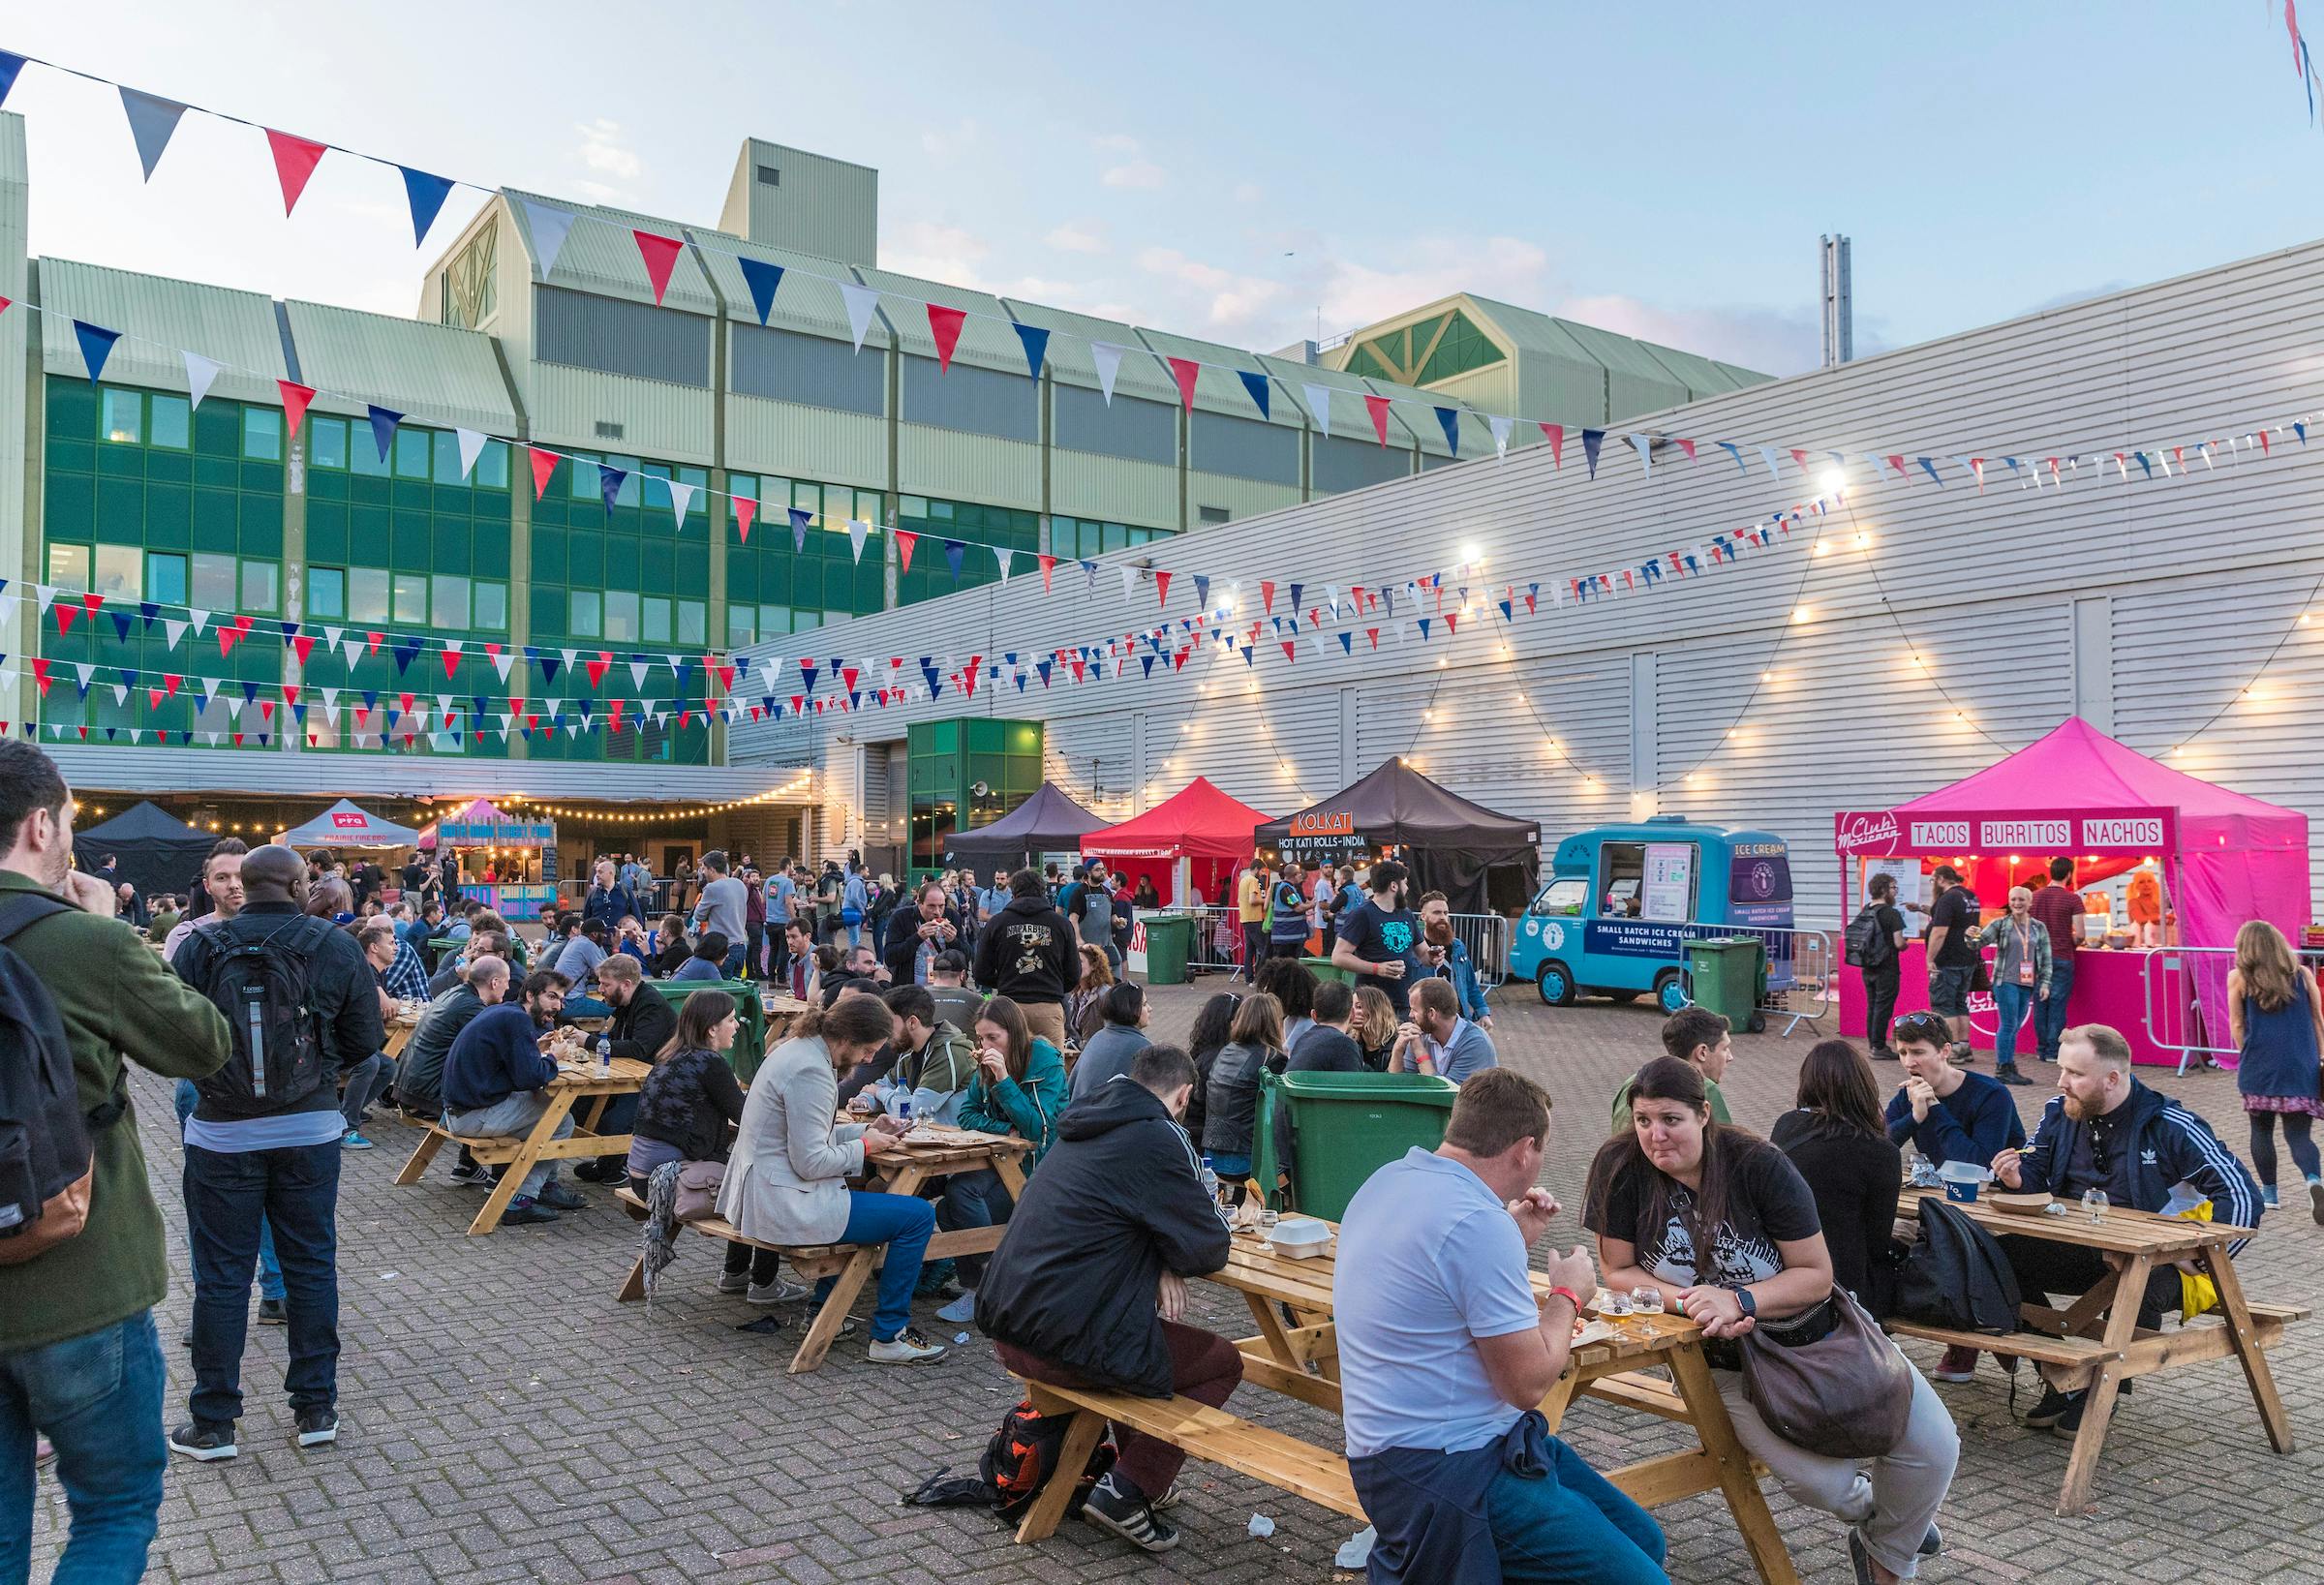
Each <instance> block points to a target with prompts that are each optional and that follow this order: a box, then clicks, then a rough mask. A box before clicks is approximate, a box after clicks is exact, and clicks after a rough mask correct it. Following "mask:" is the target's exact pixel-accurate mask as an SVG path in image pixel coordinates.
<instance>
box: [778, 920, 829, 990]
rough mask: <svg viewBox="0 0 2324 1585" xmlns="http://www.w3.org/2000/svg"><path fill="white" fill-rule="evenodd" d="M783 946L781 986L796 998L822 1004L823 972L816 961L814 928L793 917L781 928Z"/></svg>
mask: <svg viewBox="0 0 2324 1585" xmlns="http://www.w3.org/2000/svg"><path fill="white" fill-rule="evenodd" d="M782 946H783V952H784V955H785V960H784V962H783V965H782V976H781V985H782V988H783V989H784V990H785V991H789V992H790V993H791V999H792V1000H793V1001H803V1002H812V1003H820V1002H821V1001H822V1000H823V971H822V969H821V968H820V967H819V966H817V964H816V961H815V931H814V927H813V926H811V925H810V924H809V923H808V922H807V921H806V920H804V919H794V920H792V921H791V922H790V923H789V924H787V925H785V926H784V927H783V928H782Z"/></svg>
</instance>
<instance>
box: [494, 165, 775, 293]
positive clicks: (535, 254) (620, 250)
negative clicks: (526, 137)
mask: <svg viewBox="0 0 2324 1585" xmlns="http://www.w3.org/2000/svg"><path fill="white" fill-rule="evenodd" d="M503 191H504V192H505V193H506V194H507V196H508V198H509V200H510V202H509V205H508V210H509V213H510V214H511V215H512V216H513V217H514V218H515V221H516V229H517V234H518V235H519V236H521V237H522V238H523V239H524V243H525V251H526V252H527V253H528V254H529V255H530V256H531V257H532V259H533V271H534V277H535V279H536V280H537V279H540V251H539V249H538V248H536V247H535V246H534V243H533V232H532V228H531V227H529V226H528V225H526V224H525V221H526V215H525V201H526V200H530V201H532V202H535V203H539V204H542V205H544V206H546V207H548V208H551V209H568V210H570V211H572V213H573V215H574V217H575V218H574V222H573V227H572V229H571V230H569V231H567V232H566V237H565V246H564V247H562V248H560V249H559V250H558V251H557V267H556V269H555V270H554V271H552V272H551V273H550V274H549V276H548V278H547V283H546V284H547V285H549V286H553V287H571V288H572V289H574V290H577V291H594V292H596V293H598V294H599V295H601V296H606V297H627V298H628V299H629V300H630V301H632V302H641V303H650V302H652V301H653V300H654V283H653V282H651V281H649V280H648V279H647V278H646V261H645V259H644V258H643V257H641V256H640V255H639V253H638V251H637V239H636V238H635V237H633V236H631V235H630V234H629V233H630V232H631V231H632V230H640V231H652V232H654V233H656V234H657V235H659V236H674V237H679V238H682V239H683V238H684V237H685V236H686V234H687V232H688V231H689V230H691V229H696V228H691V227H688V226H685V225H682V224H681V223H679V222H677V221H674V220H664V219H662V218H661V217H660V216H658V215H640V214H635V213H633V212H631V211H629V210H627V209H607V208H604V207H602V206H599V205H596V204H587V203H568V202H566V201H565V200H564V199H562V198H544V197H542V196H541V195H540V194H538V193H525V192H520V191H518V190H517V189H515V188H505V189H503ZM600 223H601V224H600ZM749 300H750V299H749V294H748V293H746V294H745V295H744V298H743V301H745V302H746V303H747V302H749ZM661 306H662V307H664V308H680V309H687V310H690V311H691V312H693V313H696V314H716V313H717V312H718V311H719V303H718V299H717V298H716V297H714V296H712V295H711V291H710V283H709V282H708V281H707V280H705V279H704V277H703V273H702V266H701V264H700V263H699V262H697V261H696V259H695V258H694V253H693V250H692V249H691V248H688V249H685V250H682V251H681V252H680V253H679V255H678V262H677V263H676V264H675V265H674V266H673V267H672V268H671V270H670V285H669V290H667V291H666V292H665V293H663V295H662V299H661Z"/></svg>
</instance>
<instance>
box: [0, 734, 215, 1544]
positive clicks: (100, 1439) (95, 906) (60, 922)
mask: <svg viewBox="0 0 2324 1585" xmlns="http://www.w3.org/2000/svg"><path fill="white" fill-rule="evenodd" d="M72 862H73V801H72V794H71V792H70V790H69V789H68V788H67V787H66V786H65V780H64V777H62V776H60V775H58V773H57V769H56V766H55V765H54V764H53V763H52V762H51V761H50V760H49V758H48V756H47V755H46V754H44V753H42V752H41V751H40V750H39V749H38V748H36V747H33V746H32V745H31V744H29V743H17V742H0V911H5V910H8V909H12V908H15V907H18V906H21V905H22V904H21V902H20V899H25V898H28V897H41V896H55V897H61V898H63V899H66V900H67V901H68V902H69V903H71V904H72V906H71V907H70V908H68V909H67V910H65V911H63V912H59V913H51V914H49V915H47V917H45V918H42V919H39V920H37V921H35V922H34V923H32V924H30V925H27V926H25V927H24V929H23V930H21V931H19V932H18V933H17V934H16V935H15V937H14V938H13V939H11V940H10V941H9V943H8V945H9V946H10V947H11V948H13V949H14V950H15V954H16V956H17V957H19V958H21V959H22V960H24V962H25V964H26V966H27V967H29V968H30V969H31V970H32V972H33V973H34V974H36V975H38V976H39V977H40V980H41V982H42V984H44V985H45V986H46V987H47V988H48V993H49V996H50V997H51V998H52V999H53V1000H54V1001H55V1003H56V1008H57V1012H58V1014H59V1015H60V1016H61V1017H62V1019H63V1021H64V1026H65V1038H66V1040H67V1042H68V1043H69V1044H70V1045H71V1046H72V1049H73V1069H74V1075H75V1077H76V1080H77V1081H78V1082H79V1089H80V1105H81V1107H82V1109H83V1110H84V1112H86V1113H93V1114H95V1115H96V1116H97V1117H100V1118H102V1117H104V1116H106V1115H107V1113H108V1112H109V1110H110V1109H111V1108H112V1107H113V1106H114V1105H116V1104H117V1103H126V1102H127V1100H128V1094H127V1091H126V1090H125V1089H124V1088H123V1077H124V1076H123V1073H122V1060H123V1058H124V1056H126V1057H127V1058H128V1059H129V1060H130V1061H134V1062H136V1063H137V1064H138V1066H139V1067H143V1068H147V1069H150V1070H151V1071H153V1072H155V1073H158V1074H162V1075H165V1076H166V1077H168V1078H172V1079H199V1078H204V1077H206V1076H207V1075H209V1074H211V1073H214V1072H215V1071H217V1069H218V1068H220V1067H221V1066H223V1065H224V1064H225V1062H226V1059H227V1054H228V1052H229V1051H230V1050H231V1045H230V1037H229V1033H228V1031H227V1027H226V1020H225V1019H224V1018H223V1017H221V1016H220V1015H219V1012H218V1010H217V1009H216V1008H214V1007H212V1006H211V1005H210V1004H209V1002H208V1001H206V1000H205V999H203V998H202V997H201V996H199V994H197V993H196V992H195V991H193V990H192V989H191V988H190V987H188V986H187V985H186V984H185V983H184V982H183V981H181V980H179V979H178V977H177V976H176V975H174V974H172V973H170V972H169V970H168V966H167V965H165V964H164V963H163V962H162V960H161V959H160V958H159V957H157V956H156V955H155V954H154V952H153V950H152V949H151V948H150V947H148V946H147V945H146V944H145V943H144V941H143V940H142V939H141V938H139V936H138V933H137V932H136V931H135V930H131V929H130V928H129V927H128V926H126V925H124V924H122V923H121V922H120V921H119V920H117V919H115V918H114V917H113V895H112V892H111V890H110V889H109V888H107V886H106V885H105V884H104V883H103V882H101V881H99V880H97V879H96V877H94V876H91V875H85V874H80V873H77V872H75V871H74V870H73V869H72V868H71V867H72ZM92 1144H93V1150H94V1160H93V1163H92V1165H93V1168H94V1180H93V1182H92V1183H91V1185H90V1193H89V1209H88V1221H87V1224H86V1225H85V1226H84V1227H83V1228H82V1229H81V1231H80V1233H79V1234H77V1235H76V1236H74V1237H72V1238H69V1239H67V1240H65V1241H64V1242H62V1243H60V1244H57V1245H55V1246H53V1247H52V1248H50V1249H48V1250H46V1251H45V1252H44V1253H42V1254H40V1255H37V1256H35V1257H34V1258H33V1259H31V1260H29V1261H25V1262H23V1263H21V1264H18V1265H0V1449H6V1451H5V1452H0V1458H6V1459H9V1460H11V1461H15V1460H19V1459H20V1460H21V1461H22V1462H21V1464H20V1465H18V1466H17V1467H15V1468H11V1469H0V1493H5V1494H6V1496H5V1498H0V1578H13V1577H15V1576H17V1575H20V1574H21V1573H22V1572H23V1570H24V1568H25V1566H26V1559H25V1556H24V1552H23V1546H24V1543H25V1539H26V1538H27V1537H28V1536H29V1534H30V1531H31V1526H32V1501H33V1471H32V1459H33V1440H34V1438H35V1436H36V1435H37V1436H45V1437H46V1438H47V1439H48V1440H49V1442H50V1443H51V1444H52V1445H54V1447H55V1448H56V1459H57V1473H58V1475H59V1476H60V1477H61V1478H62V1480H63V1483H64V1487H65V1492H66V1498H67V1501H68V1502H69V1503H70V1504H71V1507H72V1513H73V1526H72V1535H71V1539H69V1540H68V1541H67V1542H66V1545H65V1552H64V1556H63V1557H62V1558H61V1559H60V1560H59V1561H58V1564H57V1571H58V1572H59V1573H60V1574H70V1575H72V1576H74V1577H76V1578H102V1579H135V1578H137V1577H138V1575H139V1574H140V1573H142V1572H143V1571H144V1568H145V1554H146V1549H147V1547H149V1546H150V1545H151V1544H152V1541H153V1537H154V1532H155V1530H156V1528H157V1525H158V1514H159V1511H160V1509H161V1503H162V1470H163V1468H164V1466H165V1465H167V1464H168V1459H169V1452H168V1447H167V1446H166V1445H165V1443H164V1442H163V1440H162V1388H163V1367H162V1351H161V1343H160V1341H159V1339H158V1338H157V1337H156V1335H155V1333H154V1326H153V1315H152V1310H153V1307H154V1306H155V1305H156V1304H159V1303H160V1302H161V1300H162V1295H163V1293H164V1291H165V1290H166V1289H167V1288H168V1273H169V1266H168V1255H167V1252H166V1246H165V1244H164V1242H163V1235H162V1213H161V1208H160V1207H159V1206H158V1205H156V1204H154V1200H153V1191H152V1190H151V1189H150V1188H148V1187H147V1186H146V1175H145V1153H144V1151H143V1150H142V1149H141V1148H139V1146H138V1122H137V1117H136V1116H135V1114H134V1113H131V1112H129V1111H127V1110H124V1111H123V1112H122V1113H121V1114H120V1115H119V1116H118V1117H117V1118H115V1119H114V1120H113V1121H111V1122H110V1123H109V1124H107V1125H106V1126H104V1127H102V1128H96V1129H94V1130H93V1139H92ZM100 1382H102V1383H103V1384H105V1385H104V1386H103V1387H102V1388H98V1387H94V1386H93V1384H96V1383H100Z"/></svg>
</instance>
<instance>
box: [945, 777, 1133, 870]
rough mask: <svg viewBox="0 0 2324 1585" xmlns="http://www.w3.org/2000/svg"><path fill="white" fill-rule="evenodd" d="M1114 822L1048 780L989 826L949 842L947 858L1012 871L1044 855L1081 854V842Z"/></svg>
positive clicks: (959, 833)
mask: <svg viewBox="0 0 2324 1585" xmlns="http://www.w3.org/2000/svg"><path fill="white" fill-rule="evenodd" d="M1111 824H1113V822H1112V821H1110V820H1107V819H1104V818H1103V817H1101V816H1099V815H1095V814H1091V813H1090V812H1089V811H1088V810H1087V809H1086V808H1082V806H1081V805H1079V804H1077V803H1075V802H1074V801H1073V799H1072V798H1070V797H1069V796H1067V794H1066V792H1065V790H1064V789H1063V788H1062V787H1059V786H1058V785H1057V784H1056V783H1055V782H1054V781H1044V782H1042V783H1041V785H1040V787H1039V788H1037V789H1036V790H1035V791H1034V793H1033V795H1032V796H1031V797H1030V798H1027V799H1026V800H1025V801H1024V803H1022V804H1020V805H1018V806H1017V807H1016V808H1013V809H1011V810H1009V812H1008V813H1006V814H1004V815H1002V816H1001V817H1000V818H999V819H997V820H995V821H994V822H993V823H992V824H991V825H985V826H971V827H969V828H968V829H967V830H966V831H956V832H954V833H953V834H952V835H951V836H950V837H949V838H945V842H944V852H945V856H946V857H947V858H949V859H950V860H952V861H953V862H954V863H956V864H966V865H974V866H975V867H976V868H978V869H985V868H986V867H988V866H991V865H1005V866H1007V867H1008V868H1009V869H1017V868H1019V867H1020V866H1023V865H1029V864H1033V863H1036V862H1038V857H1039V855H1041V854H1043V853H1078V852H1080V851H1081V846H1082V838H1084V837H1085V836H1086V835H1088V834H1089V833H1090V832H1092V831H1103V830H1104V829H1105V828H1106V827H1107V826H1109V825H1111Z"/></svg>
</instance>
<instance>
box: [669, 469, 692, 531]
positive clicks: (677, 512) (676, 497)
mask: <svg viewBox="0 0 2324 1585" xmlns="http://www.w3.org/2000/svg"><path fill="white" fill-rule="evenodd" d="M693 506H694V487H693V486H692V485H690V484H681V483H679V482H678V481H677V480H676V479H672V480H670V515H671V516H672V517H673V518H676V519H677V521H678V527H680V528H681V529H683V528H685V527H686V514H687V513H688V512H689V511H691V510H693Z"/></svg>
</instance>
